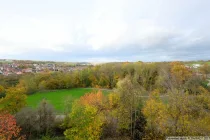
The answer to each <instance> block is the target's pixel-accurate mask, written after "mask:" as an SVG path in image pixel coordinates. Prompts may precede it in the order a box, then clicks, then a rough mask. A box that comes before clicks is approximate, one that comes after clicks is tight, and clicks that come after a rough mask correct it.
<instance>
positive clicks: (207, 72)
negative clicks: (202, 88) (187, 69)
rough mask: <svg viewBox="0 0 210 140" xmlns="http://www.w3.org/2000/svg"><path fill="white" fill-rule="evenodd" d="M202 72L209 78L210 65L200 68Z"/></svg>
mask: <svg viewBox="0 0 210 140" xmlns="http://www.w3.org/2000/svg"><path fill="white" fill-rule="evenodd" d="M199 70H200V72H201V73H202V74H203V75H204V78H206V77H207V74H209V73H210V65H209V64H207V63H205V64H204V65H203V66H201V67H200V68H199Z"/></svg>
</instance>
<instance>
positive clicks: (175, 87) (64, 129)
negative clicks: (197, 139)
mask: <svg viewBox="0 0 210 140" xmlns="http://www.w3.org/2000/svg"><path fill="white" fill-rule="evenodd" d="M209 73H210V66H209V65H208V64H204V65H202V66H201V67H200V68H196V69H195V68H189V67H187V66H186V65H185V64H184V63H183V62H161V63H143V62H133V63H130V62H124V63H106V64H101V65H96V66H90V67H88V68H86V69H83V70H77V71H71V72H65V73H64V72H49V71H45V72H44V73H36V74H25V75H22V76H15V77H14V76H1V77H0V79H1V81H0V139H3V140H10V139H20V140H22V139H43V140H48V139H55V140H56V139H69V140H97V139H102V140H109V139H110V140H111V139H116V140H118V139H120V140H127V139H132V140H139V139H146V140H154V139H165V138H166V137H167V136H207V135H210V88H209V87H208V82H209V81H208V77H209V76H208V74H209ZM81 87H84V88H94V89H98V90H95V91H93V92H91V93H87V94H85V95H84V96H81V97H80V98H79V99H78V100H74V101H73V100H71V99H67V100H65V101H63V102H65V103H66V108H67V109H66V111H65V112H63V114H62V115H58V113H57V112H56V110H55V109H54V107H53V106H52V105H51V104H50V103H49V102H48V101H47V100H45V99H43V101H42V102H40V104H39V106H38V107H37V108H35V109H34V108H30V107H29V106H27V102H26V98H27V96H30V95H32V94H36V93H37V92H38V91H49V90H59V89H72V88H81ZM100 89H111V90H110V91H111V93H109V94H108V95H104V94H103V93H102V92H101V90H100ZM63 115H64V116H65V118H63Z"/></svg>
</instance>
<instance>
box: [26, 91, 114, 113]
mask: <svg viewBox="0 0 210 140" xmlns="http://www.w3.org/2000/svg"><path fill="white" fill-rule="evenodd" d="M91 91H96V89H91V88H74V89H69V90H55V91H44V92H38V93H35V94H33V95H29V96H28V98H27V104H28V106H30V107H33V108H35V107H37V106H38V105H39V103H40V102H41V101H42V100H43V99H46V100H47V101H48V102H49V103H51V104H52V105H53V106H54V108H55V109H56V110H58V111H60V112H63V111H64V106H65V100H66V99H67V98H70V99H71V100H75V99H79V98H80V97H81V96H83V95H84V94H85V93H89V92H91ZM102 91H103V93H104V94H108V93H109V92H110V91H109V90H102Z"/></svg>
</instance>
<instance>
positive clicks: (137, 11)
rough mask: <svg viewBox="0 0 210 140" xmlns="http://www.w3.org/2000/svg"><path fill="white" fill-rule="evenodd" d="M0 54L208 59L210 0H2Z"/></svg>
mask: <svg viewBox="0 0 210 140" xmlns="http://www.w3.org/2000/svg"><path fill="white" fill-rule="evenodd" d="M0 58H8V59H30V60H56V61H99V62H100V61H103V62H104V61H139V60H141V61H171V60H201V59H202V60H207V59H210V0H33V1H32V0H0Z"/></svg>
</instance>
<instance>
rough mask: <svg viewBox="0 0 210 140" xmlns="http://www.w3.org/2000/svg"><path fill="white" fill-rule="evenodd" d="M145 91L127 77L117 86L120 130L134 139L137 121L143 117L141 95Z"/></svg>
mask: <svg viewBox="0 0 210 140" xmlns="http://www.w3.org/2000/svg"><path fill="white" fill-rule="evenodd" d="M143 91H144V89H143V87H142V86H140V85H139V84H138V83H137V81H135V79H132V78H131V77H126V78H125V79H123V80H121V81H119V82H118V84H117V89H116V92H117V93H118V94H119V98H120V105H119V108H118V112H117V120H118V128H119V129H120V130H122V131H125V132H126V133H128V134H129V135H130V137H131V138H133V137H134V134H135V131H136V130H135V128H136V121H137V119H138V117H139V116H138V115H141V113H139V111H141V104H142V103H141V98H140V96H141V94H142V92H143Z"/></svg>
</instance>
